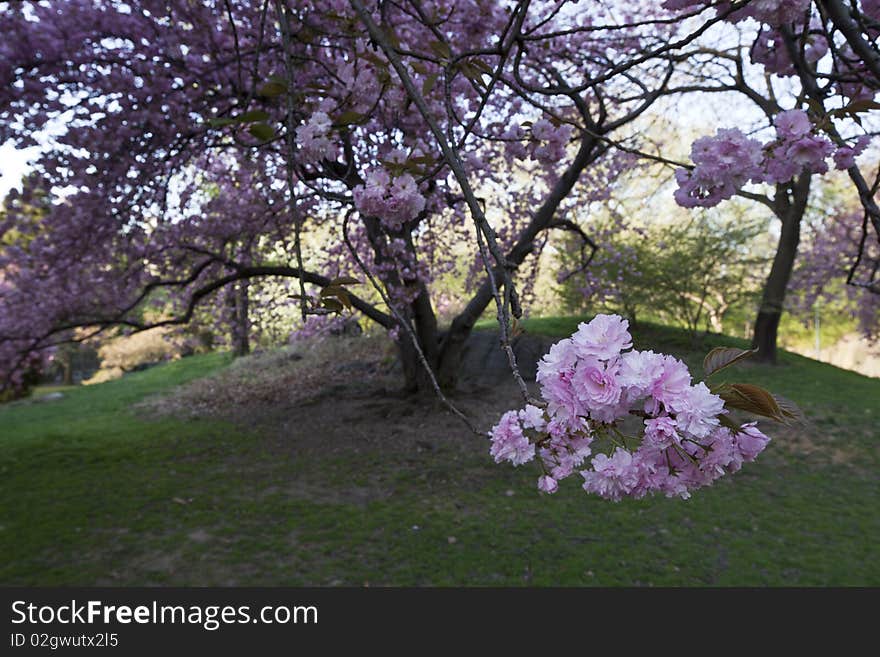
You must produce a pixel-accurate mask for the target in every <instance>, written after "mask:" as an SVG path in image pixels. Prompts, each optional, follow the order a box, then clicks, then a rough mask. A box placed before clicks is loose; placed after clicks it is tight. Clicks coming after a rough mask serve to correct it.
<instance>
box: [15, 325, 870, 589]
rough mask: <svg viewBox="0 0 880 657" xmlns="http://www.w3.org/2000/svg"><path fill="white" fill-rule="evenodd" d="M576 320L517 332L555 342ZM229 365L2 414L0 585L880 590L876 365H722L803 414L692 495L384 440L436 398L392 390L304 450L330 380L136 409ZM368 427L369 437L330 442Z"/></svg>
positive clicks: (646, 335) (156, 372)
mask: <svg viewBox="0 0 880 657" xmlns="http://www.w3.org/2000/svg"><path fill="white" fill-rule="evenodd" d="M578 321H580V320H579V319H578V318H543V319H533V320H529V321H527V322H526V323H525V329H526V331H528V332H532V333H545V334H548V335H553V336H560V337H562V336H565V335H568V334H569V333H571V331H572V330H573V329H574V328H575V327H576V325H577V323H578ZM634 340H635V343H636V347H637V348H645V349H647V348H652V349H655V350H660V351H666V352H671V353H675V354H677V355H679V356H681V357H684V358H686V359H687V360H688V362H689V364H690V365H691V366H692V368H696V367H697V366H698V364H699V362H700V361H701V359H702V354H703V353H704V352H705V350H706V349H707V348H710V347H711V346H715V345H717V344H731V345H738V346H743V344H742V341H740V340H736V339H733V338H726V337H724V336H714V335H713V336H709V337H708V338H706V339H705V340H703V341H702V342H701V343H700V344H697V345H695V344H693V341H692V340H691V339H690V337H689V336H687V335H686V334H685V333H683V332H681V331H679V330H677V329H670V328H666V327H661V326H654V325H644V326H640V327H638V328H637V329H636V330H635V331H634ZM229 362H230V359H229V358H228V357H227V356H226V355H223V354H211V355H206V356H194V357H189V358H185V359H182V360H179V361H176V362H172V363H169V364H166V365H161V366H157V367H154V368H151V369H149V370H146V371H143V372H138V373H135V374H130V375H127V376H126V377H124V378H123V379H121V380H119V381H113V382H109V383H104V384H100V385H95V386H89V387H78V388H73V389H64V390H61V391H60V392H62V393H63V394H64V397H63V398H62V399H57V400H53V401H35V400H26V401H24V402H17V403H14V404H9V405H6V406H4V407H0V551H2V554H3V560H2V562H0V584H4V585H13V584H30V585H59V584H70V585H73V584H86V585H88V584H109V585H138V584H141V585H154V584H159V585H163V584H169V585H170V584H179V585H216V584H230V585H246V584H254V585H363V584H366V583H368V584H370V585H381V584H386V585H501V584H503V585H645V586H648V585H655V586H657V585H825V584H835V585H865V584H873V585H877V584H880V563H878V562H877V560H876V559H875V558H873V557H874V554H875V552H876V545H877V542H878V539H880V514H878V513H877V509H878V508H880V481H878V465H880V463H878V460H880V459H878V456H880V447H878V445H880V429H878V418H880V380H876V379H869V378H867V377H864V376H861V375H858V374H855V373H852V372H848V371H844V370H840V369H837V368H834V367H831V366H829V365H825V364H822V363H818V362H815V361H812V360H810V359H807V358H803V357H800V356H796V355H793V354H788V353H784V354H783V355H782V362H781V365H779V366H777V367H770V366H764V365H755V364H747V365H744V366H742V367H738V368H737V369H736V370H735V371H733V372H732V373H731V374H730V375H729V378H730V379H731V380H733V379H734V378H735V379H737V380H742V381H749V382H753V383H758V384H761V385H764V386H766V387H768V388H770V389H772V390H773V391H775V392H778V393H780V394H782V395H784V396H786V397H789V398H791V399H793V400H794V401H796V402H797V403H798V404H800V405H801V406H802V407H803V408H804V410H805V411H806V414H807V417H808V425H807V426H806V427H803V428H799V429H794V430H781V429H777V428H776V427H774V426H772V425H768V426H767V427H766V431H767V433H769V434H770V435H771V436H772V437H774V440H773V442H771V444H770V446H769V447H768V449H767V451H766V452H765V453H764V454H762V456H761V458H760V459H759V461H758V462H756V463H753V464H749V465H747V466H746V467H745V468H744V469H743V470H742V471H741V472H740V473H737V474H736V475H734V476H732V477H726V478H724V479H723V480H721V481H719V482H718V483H717V484H716V485H715V486H714V487H712V488H710V489H707V490H705V491H699V492H698V493H697V494H695V495H694V497H693V498H692V499H691V500H688V501H681V500H668V499H664V498H655V499H649V500H642V501H632V500H627V501H623V502H620V503H617V504H614V503H609V502H605V501H602V500H598V499H594V498H591V497H587V496H586V495H585V494H584V493H583V491H582V490H581V489H580V488H579V486H578V483H577V481H576V479H577V478H575V477H573V478H571V479H570V480H567V481H565V482H564V485H563V486H562V487H561V489H560V492H559V493H558V494H557V495H555V496H552V497H547V496H541V495H539V494H538V493H537V491H536V490H535V488H534V483H535V479H536V476H537V473H536V472H535V470H533V469H531V468H529V467H526V466H523V467H521V468H512V467H509V466H499V465H495V464H494V463H493V462H492V461H491V459H490V458H489V456H488V442H487V441H485V442H484V441H482V439H480V438H475V437H468V436H466V435H464V434H466V433H467V431H466V429H463V428H462V427H461V425H457V424H453V423H450V424H449V426H450V427H455V429H452V430H451V431H458V432H461V433H462V435H461V436H459V435H458V434H455V435H453V434H452V433H450V434H448V439H447V440H437V441H433V442H432V443H431V444H429V445H426V444H425V443H424V436H422V435H417V434H410V433H404V434H401V435H398V436H397V437H396V438H394V439H393V441H392V436H393V435H394V433H395V426H396V425H395V422H396V420H395V417H396V415H395V413H396V412H397V411H395V409H396V408H398V406H399V407H400V409H401V413H403V412H404V411H405V412H407V413H410V416H411V417H412V418H415V419H413V420H411V422H412V423H414V424H412V426H421V425H418V424H417V423H418V422H423V421H424V422H428V423H429V422H431V421H432V420H431V419H430V418H431V417H432V416H433V415H437V414H440V413H442V411H440V410H437V409H428V410H423V409H421V408H416V410H414V411H412V410H409V411H407V410H406V409H407V408H410V409H411V404H410V405H409V406H408V405H407V404H408V402H406V401H405V400H403V399H401V400H399V401H393V400H392V401H389V400H388V399H385V400H379V399H377V400H376V402H375V403H376V404H379V403H380V402H381V403H385V404H387V405H388V406H387V407H388V409H390V410H389V411H388V413H389V418H390V419H389V420H388V421H387V423H386V424H385V425H383V424H378V423H376V422H375V421H374V422H372V423H370V424H367V423H366V420H364V421H363V422H361V423H359V422H358V421H357V419H356V418H352V417H349V416H344V414H343V413H342V411H340V416H339V420H338V423H339V426H337V427H336V428H335V429H334V431H333V432H330V430H329V428H328V429H327V441H328V444H327V446H326V448H323V447H322V444H321V438H322V436H320V435H318V436H314V435H309V436H308V437H309V439H310V440H311V441H312V442H313V443H315V444H317V445H318V447H317V448H313V449H309V450H298V449H296V444H295V443H296V441H299V440H303V439H304V436H305V434H304V433H302V431H300V433H297V426H298V425H301V424H304V423H307V422H308V420H309V418H311V417H314V416H315V414H316V413H318V412H319V411H320V409H321V408H323V409H324V410H323V411H321V412H324V413H327V412H328V409H329V412H331V413H332V411H333V409H334V408H335V407H334V404H335V403H337V402H336V400H335V399H334V397H333V395H332V394H330V395H329V396H326V397H324V398H322V400H321V401H319V402H315V403H311V404H305V403H303V404H301V405H300V404H297V405H295V406H293V407H292V408H291V409H290V410H289V411H287V412H286V413H287V415H288V420H289V424H286V425H284V427H288V428H283V429H277V428H276V429H272V428H271V427H270V426H269V425H267V424H261V423H260V422H254V421H248V422H235V421H230V420H228V419H226V420H221V419H219V418H215V419H210V418H207V419H206V418H200V419H181V418H175V417H168V416H155V417H154V416H151V415H150V414H148V413H144V411H143V409H142V408H141V409H136V408H133V405H134V404H136V403H137V402H138V401H140V400H142V399H144V398H146V397H148V396H149V395H155V394H165V395H174V394H175V390H178V388H177V386H180V385H182V384H184V383H186V382H187V381H191V380H193V379H197V378H200V377H205V376H208V375H211V374H212V373H215V374H216V373H219V372H222V371H223V368H225V367H227V366H228V364H229ZM694 371H698V370H696V369H695V370H694ZM516 403H517V400H516V399H515V397H512V398H511V399H510V404H511V405H514V404H516ZM321 404H323V405H324V406H323V407H320V408H319V405H321ZM395 404H397V405H398V406H395ZM245 410H246V409H242V414H244V412H245ZM504 410H506V409H505V407H504V406H503V405H500V406H499V407H498V409H497V411H498V413H500V412H503V411H504ZM432 414H433V415H432ZM422 418H425V419H424V420H423V419H422ZM383 426H387V431H388V440H389V442H388V444H387V445H385V444H383V442H382V439H384V437H383V436H379V437H378V438H379V439H378V440H372V441H364V442H363V443H360V442H358V441H357V440H353V441H352V445H354V447H345V448H338V449H337V448H334V447H333V445H331V444H330V443H331V442H332V441H335V440H338V435H339V433H340V431H343V432H349V433H351V434H352V435H353V436H355V438H356V437H357V436H358V435H360V434H359V432H373V433H376V432H379V431H382V430H383V429H382V427H383ZM291 427H292V428H291ZM486 428H488V427H486ZM318 431H319V432H320V429H319V430H318ZM372 437H374V438H375V436H372ZM462 445H464V446H465V447H462Z"/></svg>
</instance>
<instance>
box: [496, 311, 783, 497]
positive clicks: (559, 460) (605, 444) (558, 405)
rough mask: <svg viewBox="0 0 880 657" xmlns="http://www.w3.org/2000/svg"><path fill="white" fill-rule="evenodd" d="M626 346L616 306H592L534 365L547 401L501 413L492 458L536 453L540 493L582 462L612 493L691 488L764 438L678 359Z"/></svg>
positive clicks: (594, 487)
mask: <svg viewBox="0 0 880 657" xmlns="http://www.w3.org/2000/svg"><path fill="white" fill-rule="evenodd" d="M631 347H632V338H631V336H630V333H629V331H628V322H627V321H626V320H624V319H622V318H621V317H619V316H617V315H597V316H596V317H595V318H594V319H593V320H592V321H590V322H589V323H582V324H580V325H579V327H578V330H577V332H575V333H574V334H573V335H572V336H571V337H570V338H566V339H564V340H562V341H560V342H557V343H556V344H554V345H553V346H552V347H551V348H550V351H549V353H547V354H546V355H545V356H544V358H543V359H542V360H541V362H540V363H539V365H538V382H539V384H540V386H541V394H542V397H543V400H544V402H545V407H544V408H539V407H538V406H536V405H527V406H526V407H525V408H523V409H522V410H519V411H508V412H507V413H505V414H504V415H503V416H502V417H501V420H500V421H499V422H498V424H496V425H495V426H494V427H493V428H492V431H491V432H490V434H489V435H490V438H491V447H490V454H491V455H492V456H493V457H494V459H495V461H496V462H497V463H500V462H502V461H509V462H511V463H512V464H513V465H521V464H523V463H527V462H529V461H532V460H534V459H536V458H537V460H538V462H539V463H540V465H541V468H542V471H543V474H542V475H541V477H540V478H539V480H538V488H539V489H540V490H542V491H544V492H546V493H553V492H555V491H556V490H557V489H558V486H559V481H560V480H562V479H565V478H566V477H568V476H570V475H572V474H573V473H574V472H579V474H580V475H581V477H583V480H584V483H583V488H584V490H585V491H587V492H588V493H593V494H596V495H599V496H600V497H603V498H605V499H609V500H614V501H617V500H620V499H621V498H623V497H633V498H641V497H644V496H645V495H647V494H654V493H663V494H665V495H667V496H669V497H673V496H679V497H682V498H688V497H689V496H690V492H691V491H692V490H695V489H697V488H700V487H702V486H706V485H709V484H711V483H712V482H713V481H715V480H716V479H718V478H719V477H721V476H723V475H724V474H726V473H729V472H736V471H737V470H739V469H740V467H741V466H742V464H743V462H748V461H753V460H754V459H755V457H756V456H757V455H758V454H759V453H760V452H761V451H762V450H763V449H764V447H766V445H767V443H768V442H769V440H770V439H769V438H768V437H767V436H765V435H764V434H763V433H762V432H761V431H760V430H759V429H758V428H757V426H756V425H755V423H747V424H743V425H742V426H740V427H739V428H738V429H737V430H735V431H734V430H731V429H730V428H728V426H725V424H722V422H721V420H720V418H721V417H722V416H724V415H726V413H727V410H726V409H725V408H724V401H723V400H722V399H721V398H720V397H719V396H718V395H716V394H714V393H712V392H711V391H710V390H709V388H708V387H707V386H706V384H705V383H702V382H700V383H696V384H693V383H692V382H691V375H690V373H689V371H688V369H687V366H686V365H685V364H684V363H682V362H681V361H680V360H677V359H676V358H673V357H672V356H668V355H664V354H657V353H654V352H653V351H637V350H634V349H631ZM726 424H727V425H729V424H730V423H729V422H727V423H726Z"/></svg>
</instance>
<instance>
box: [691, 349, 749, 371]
mask: <svg viewBox="0 0 880 657" xmlns="http://www.w3.org/2000/svg"><path fill="white" fill-rule="evenodd" d="M756 353H757V350H755V349H748V350H746V349H737V348H735V347H715V348H714V349H713V350H712V351H710V352H709V353H708V354H706V357H705V358H704V359H703V371H704V372H706V376H712V375H713V374H715V373H716V372H720V371H721V370H723V369H724V368H725V367H729V366H730V365H733V364H734V363H737V362H739V361H741V360H744V359H746V358H748V357H749V356H752V355H753V354H756Z"/></svg>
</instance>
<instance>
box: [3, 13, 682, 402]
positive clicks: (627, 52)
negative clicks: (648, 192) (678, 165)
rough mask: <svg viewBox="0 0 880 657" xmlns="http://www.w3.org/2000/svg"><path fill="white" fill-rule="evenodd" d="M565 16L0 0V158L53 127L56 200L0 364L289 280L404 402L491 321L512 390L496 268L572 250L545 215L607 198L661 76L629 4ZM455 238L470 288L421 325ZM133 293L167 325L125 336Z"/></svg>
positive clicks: (656, 33)
mask: <svg viewBox="0 0 880 657" xmlns="http://www.w3.org/2000/svg"><path fill="white" fill-rule="evenodd" d="M569 4H570V3H565V2H526V1H523V2H512V3H509V4H508V3H497V2H479V1H472V0H460V1H459V0H447V1H446V2H432V3H422V2H417V1H411V2H402V3H392V2H381V3H367V4H365V3H362V2H359V1H357V0H353V1H352V2H350V3H349V2H342V1H332V0H331V1H323V2H287V3H285V2H280V1H279V2H276V1H268V0H267V1H265V2H261V3H250V2H236V1H233V0H227V1H222V2H221V1H211V0H204V1H203V2H182V1H181V2H165V1H162V2H159V1H158V0H155V1H153V0H144V1H141V2H131V3H117V2H103V1H100V0H77V1H73V2H68V3H63V4H58V3H41V2H25V3H16V4H15V5H10V4H5V5H4V6H3V9H4V11H3V13H2V17H0V28H2V29H3V32H4V34H7V35H10V38H9V39H7V40H6V41H4V43H3V44H2V46H0V49H2V53H0V54H2V58H0V61H2V65H0V79H2V80H3V83H4V84H3V89H4V91H3V92H2V94H0V139H2V140H4V141H5V140H12V141H14V142H15V143H16V144H17V145H20V146H25V145H29V144H30V143H32V142H33V140H34V138H35V135H38V134H40V133H41V131H45V130H46V128H47V125H49V124H50V122H52V121H56V122H59V121H60V122H62V123H63V125H64V126H65V130H64V131H63V132H62V134H59V135H56V136H55V138H54V145H53V147H51V148H49V149H47V150H46V151H45V152H44V154H43V155H42V157H41V158H40V160H39V162H37V164H36V167H35V169H36V171H37V172H38V173H39V175H40V176H41V177H42V179H43V181H44V184H45V186H46V187H47V188H51V189H55V190H63V191H64V195H63V197H62V198H60V199H59V201H58V202H57V203H56V204H54V205H53V207H52V211H51V212H50V213H49V216H48V217H47V219H46V221H45V222H44V224H43V225H42V226H41V227H40V230H38V231H37V230H34V231H33V234H32V235H31V239H30V241H29V247H28V248H27V249H22V248H17V247H7V248H4V250H3V253H2V263H0V264H2V266H3V269H4V272H6V276H7V277H8V278H10V279H11V284H10V285H9V286H8V288H7V289H5V290H4V294H3V297H2V308H3V310H2V314H0V322H2V327H0V345H2V350H3V362H4V363H11V366H9V367H8V369H13V370H14V369H16V367H17V365H19V364H21V363H22V362H24V361H23V358H25V355H26V354H29V353H35V352H39V351H41V350H43V349H45V348H47V347H51V346H52V345H53V344H57V343H59V342H62V341H64V340H67V339H70V335H71V334H70V332H71V331H72V330H73V329H75V328H78V327H91V328H92V329H93V330H94V331H100V330H102V329H103V328H104V327H108V326H112V325H122V326H126V327H129V328H131V329H134V330H138V329H143V328H147V327H149V326H155V325H165V324H175V323H185V322H188V321H189V320H190V319H191V318H192V317H193V313H194V312H195V310H196V308H197V307H199V306H200V304H202V305H203V304H206V303H211V302H212V300H215V301H214V302H215V303H216V299H217V295H218V294H219V293H220V291H221V290H223V289H224V288H227V287H229V286H239V287H238V288H237V289H241V288H240V286H241V285H242V282H243V281H247V280H251V279H255V278H259V277H288V278H291V279H293V280H294V281H296V287H295V289H294V290H293V292H295V296H296V297H297V298H298V300H299V302H300V304H301V310H302V317H303V319H306V318H308V317H309V316H312V315H323V314H326V313H329V312H337V311H339V310H341V309H343V308H351V309H353V310H355V311H358V312H360V313H363V314H364V315H366V316H367V317H369V318H370V319H371V320H373V321H374V322H376V323H378V324H380V325H381V326H383V327H384V328H386V329H388V330H389V331H391V332H392V333H393V334H394V335H396V336H397V339H398V343H399V346H400V351H401V356H402V360H403V363H404V371H405V373H406V378H407V382H408V385H409V386H410V387H411V388H418V389H430V388H435V389H439V388H445V387H450V386H452V385H454V382H455V378H456V374H457V370H458V363H459V360H460V357H461V350H462V346H463V344H464V342H465V340H466V339H467V336H468V334H469V333H470V331H471V329H472V327H473V325H474V323H475V322H476V320H477V319H478V318H479V316H480V315H481V314H482V313H483V311H484V310H485V309H486V308H487V307H488V306H489V305H490V304H492V303H493V302H494V304H495V306H496V314H497V316H498V318H499V325H500V328H501V334H502V343H503V345H504V348H505V349H506V350H507V352H508V354H509V357H510V359H511V366H512V368H513V370H514V372H516V364H515V360H514V358H513V352H512V350H511V349H510V347H509V340H508V336H509V332H510V322H511V319H512V318H515V317H517V316H519V315H520V313H521V304H520V301H519V293H518V291H517V282H516V273H517V268H518V267H519V266H521V265H522V264H523V263H524V262H525V261H526V260H527V258H529V257H530V255H531V254H533V252H534V251H535V249H536V244H538V243H540V241H541V240H543V239H544V237H543V236H545V235H546V234H547V233H550V232H553V231H558V230H565V231H575V232H580V233H581V234H583V231H579V229H578V227H577V226H576V225H575V224H574V223H573V222H572V221H571V220H569V219H567V218H566V217H565V213H566V211H567V209H568V208H569V207H571V205H572V204H574V203H584V202H589V200H590V199H598V198H601V197H602V196H603V195H604V194H605V193H606V192H607V187H608V186H609V185H610V184H611V181H613V179H614V177H615V172H616V171H617V169H618V168H619V167H620V166H623V165H624V163H625V161H626V158H625V157H624V156H621V154H620V153H621V152H623V153H626V151H619V150H616V145H617V140H618V139H621V140H622V139H624V138H625V135H623V134H621V131H622V130H623V128H625V127H626V126H627V125H628V124H630V123H631V122H632V121H634V120H635V119H636V118H638V117H639V116H640V115H641V114H642V113H643V112H644V111H645V110H646V109H647V108H648V107H649V106H650V105H651V104H652V102H653V101H654V100H655V99H656V98H657V96H658V95H659V94H660V93H661V91H662V89H663V86H664V84H665V83H666V82H667V80H668V78H669V75H670V73H671V65H670V63H669V62H668V61H666V60H663V59H652V58H650V57H641V55H640V53H643V52H650V51H652V50H657V51H662V50H665V49H666V48H668V47H669V43H670V39H673V38H675V37H677V35H678V26H677V25H676V24H675V23H673V22H669V21H668V20H666V16H665V14H664V15H663V17H662V19H659V20H658V19H657V18H656V16H654V13H653V9H652V7H650V6H647V5H646V6H641V5H637V6H634V7H633V8H632V10H631V11H628V12H627V13H626V14H624V15H620V16H618V15H617V13H618V12H617V11H615V10H613V9H608V8H605V7H591V8H589V9H587V8H583V7H574V6H569ZM686 38H688V37H687V35H685V37H682V39H686ZM619 62H627V64H626V65H625V66H620V65H619ZM517 179H518V180H519V181H521V182H519V183H518V184H512V181H515V180H517ZM493 188H495V189H497V188H507V191H508V192H509V193H505V194H500V195H497V196H491V197H490V196H488V194H484V192H491V190H492V189H493ZM575 193H576V194H577V198H575V196H574V194H575ZM521 208H528V210H527V211H524V212H521V211H520V212H511V211H512V210H515V209H521ZM489 216H500V217H502V219H501V220H496V221H495V222H494V224H493V222H492V221H490V220H489V219H488V218H487V217H489ZM19 220H20V216H19V214H18V213H17V212H16V211H15V208H11V209H10V211H9V212H8V213H7V215H6V218H5V220H4V224H3V227H2V230H4V231H8V230H12V229H13V227H16V226H17V224H18V221H19ZM16 229H17V228H16ZM303 235H320V236H322V237H323V239H318V240H305V239H303ZM584 237H585V238H586V235H584ZM462 238H463V239H468V240H470V241H471V243H472V244H474V254H475V258H476V260H477V262H478V263H479V264H480V266H481V267H482V268H483V275H482V280H481V281H480V282H479V283H478V284H477V285H476V286H475V289H474V292H473V296H472V297H471V299H470V300H469V301H468V303H467V304H466V305H465V308H464V310H463V311H462V312H461V313H460V314H459V315H458V316H457V317H456V318H455V319H454V320H453V322H452V325H451V326H450V327H449V328H448V329H447V330H445V331H442V332H441V331H440V329H439V328H438V326H437V320H436V315H435V312H434V309H433V307H432V303H431V297H430V284H431V280H432V276H435V275H436V274H437V272H442V271H443V270H444V267H448V266H449V258H448V257H447V255H446V249H447V246H448V244H449V242H450V241H451V240H452V239H462ZM539 238H541V239H540V240H539ZM267 244H270V245H271V246H272V249H271V251H272V252H278V251H279V248H278V247H279V245H281V246H282V247H283V248H282V249H281V251H283V252H284V253H285V254H286V257H285V258H283V259H277V258H276V259H267V258H266V257H265V256H264V255H262V254H264V253H266V252H267V250H266V249H265V248H258V247H265V246H266V245H267ZM364 276H366V279H367V280H368V281H370V282H372V283H373V284H374V286H375V292H373V291H371V290H370V289H369V288H368V286H367V285H366V281H364ZM355 280H361V281H363V283H364V284H363V286H361V287H358V286H356V284H355V282H354V281H355ZM157 297H159V298H161V299H162V301H163V303H168V300H169V299H170V300H171V303H172V304H173V309H174V314H173V316H172V317H170V318H167V319H163V320H161V321H159V322H145V321H143V319H142V318H141V317H142V312H141V311H142V309H143V307H144V306H145V304H149V303H150V302H151V300H153V299H155V298H157ZM33 299H38V300H39V303H37V304H34V303H33V302H32V300H33ZM242 301H243V300H242ZM239 307H241V303H240V304H239ZM4 367H7V366H4ZM520 383H521V384H522V381H521V379H520ZM522 387H523V390H525V387H524V384H523V385H522Z"/></svg>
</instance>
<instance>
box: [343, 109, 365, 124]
mask: <svg viewBox="0 0 880 657" xmlns="http://www.w3.org/2000/svg"><path fill="white" fill-rule="evenodd" d="M363 119H364V115H363V114H361V113H360V112H355V111H354V110H348V111H346V112H343V113H342V114H340V115H339V116H337V117H336V123H337V124H338V125H348V124H349V123H357V122H358V121H363Z"/></svg>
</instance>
